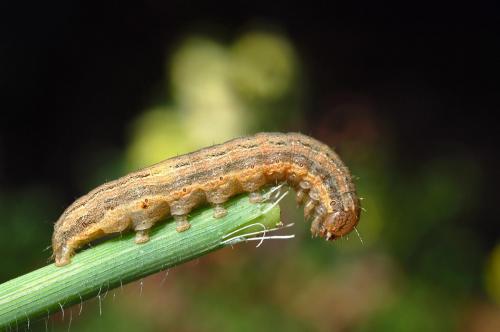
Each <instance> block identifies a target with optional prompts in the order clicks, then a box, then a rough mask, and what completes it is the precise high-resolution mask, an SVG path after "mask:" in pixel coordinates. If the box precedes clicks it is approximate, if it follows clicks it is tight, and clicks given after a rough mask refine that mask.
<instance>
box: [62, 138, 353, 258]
mask: <svg viewBox="0 0 500 332" xmlns="http://www.w3.org/2000/svg"><path fill="white" fill-rule="evenodd" d="M283 182H286V183H287V184H288V185H289V186H290V187H291V188H293V189H294V190H295V192H296V199H297V202H298V203H299V204H304V216H305V217H306V218H307V219H311V220H312V222H311V233H312V234H313V236H320V237H323V238H325V239H326V240H334V239H336V238H339V237H342V236H344V235H346V234H347V233H349V232H350V231H351V230H353V228H354V227H355V226H356V225H357V223H358V221H359V217H360V209H361V206H360V200H359V198H358V196H357V194H356V188H355V185H354V183H353V180H352V177H351V174H350V172H349V170H348V168H347V167H346V166H345V165H344V163H343V162H342V161H341V160H340V158H339V156H338V155H337V154H336V153H335V152H333V151H332V150H331V149H330V148H329V147H328V146H327V145H325V144H323V143H321V142H319V141H317V140H315V139H313V138H311V137H309V136H306V135H303V134H299V133H286V134H285V133H259V134H256V135H253V136H247V137H241V138H236V139H233V140H230V141H228V142H226V143H223V144H219V145H213V146H210V147H207V148H203V149H201V150H198V151H195V152H192V153H188V154H185V155H181V156H178V157H174V158H170V159H167V160H164V161H162V162H159V163H157V164H155V165H152V166H149V167H147V168H144V169H141V170H139V171H136V172H133V173H130V174H128V175H125V176H123V177H121V178H119V179H117V180H114V181H111V182H108V183H105V184H103V185H101V186H99V187H97V188H95V189H94V190H92V191H90V192H89V193H88V194H86V195H85V196H82V197H80V198H79V199H77V200H76V201H75V202H74V203H73V204H71V205H70V206H69V207H68V208H67V209H66V210H65V211H64V212H63V214H62V215H61V216H60V218H59V219H58V220H57V222H56V223H55V225H54V233H53V235H52V249H53V257H54V258H55V264H56V265H57V266H63V265H66V264H68V263H70V261H71V256H72V255H73V254H74V253H75V250H76V249H78V248H80V247H82V246H83V245H84V244H86V243H88V242H90V241H93V240H95V239H98V238H100V237H103V236H105V235H106V234H110V233H117V232H123V231H126V230H128V229H132V230H134V231H135V233H136V235H135V242H136V243H144V242H147V241H148V240H149V234H148V233H149V230H150V229H151V227H152V226H153V225H154V224H155V223H156V222H157V221H159V220H161V219H163V218H165V217H167V216H173V218H174V220H175V221H176V230H177V231H178V232H184V231H186V230H188V229H189V227H190V224H189V221H188V214H189V212H190V211H191V210H192V209H194V208H196V207H198V206H200V205H202V204H206V203H208V204H211V205H213V207H214V209H213V217H214V218H221V217H223V216H225V215H226V213H227V211H226V209H225V208H224V202H226V201H227V200H228V199H229V198H230V197H231V196H234V195H236V194H240V193H249V199H250V201H251V202H253V203H256V202H259V201H261V200H262V196H261V195H260V193H259V189H260V188H262V187H263V186H266V185H271V184H273V185H274V184H277V183H283Z"/></svg>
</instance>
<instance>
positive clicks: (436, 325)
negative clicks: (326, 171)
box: [0, 1, 500, 331]
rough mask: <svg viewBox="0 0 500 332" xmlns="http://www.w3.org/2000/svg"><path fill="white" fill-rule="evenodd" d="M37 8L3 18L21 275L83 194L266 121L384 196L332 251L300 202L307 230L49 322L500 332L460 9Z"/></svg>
mask: <svg viewBox="0 0 500 332" xmlns="http://www.w3.org/2000/svg"><path fill="white" fill-rule="evenodd" d="M38 6H39V7H40V8H38V7H37V6H36V5H35V8H33V12H31V11H29V12H27V11H25V10H24V9H23V8H21V7H20V6H18V7H16V6H15V5H13V6H12V8H10V9H9V10H7V11H4V13H7V14H9V15H8V16H11V19H10V20H7V21H4V23H6V29H7V32H8V34H7V36H8V37H7V38H6V39H3V40H4V44H3V45H4V47H3V49H2V50H3V52H2V55H4V56H5V57H4V58H3V59H2V58H0V59H1V65H2V69H3V71H2V72H3V75H2V77H0V83H1V84H2V85H1V86H2V94H5V97H6V98H3V102H2V103H3V106H2V109H3V112H5V117H4V115H2V116H3V117H4V119H5V120H4V121H3V120H2V122H3V123H2V125H1V136H0V185H1V186H0V215H1V216H2V217H1V218H2V226H1V228H0V252H1V257H2V264H1V266H0V282H4V281H6V280H9V279H11V278H13V277H16V276H19V275H21V274H23V273H27V272H29V271H31V270H33V269H36V268H38V267H41V266H43V265H44V264H46V263H47V259H48V258H49V256H50V249H48V250H45V249H46V248H47V247H48V246H49V245H50V236H51V233H52V225H53V223H54V222H55V220H57V218H58V216H59V215H60V213H62V211H63V210H64V208H65V207H66V206H67V205H68V204H70V203H71V202H72V201H73V200H74V199H75V198H76V197H78V196H80V195H83V194H85V193H86V192H88V191H89V190H90V189H92V188H94V187H95V186H97V185H99V184H101V183H103V182H105V181H108V180H111V179H115V178H117V177H119V176H121V175H124V174H126V173H127V172H129V171H132V170H136V169H138V168H141V167H144V166H147V165H150V164H152V163H155V162H158V161H160V160H163V159H165V158H167V157H171V156H175V155H179V154H183V153H186V152H189V151H193V150H195V149H198V148H200V147H204V146H207V145H212V144H214V143H221V142H224V141H225V140H227V139H230V138H233V137H237V136H242V135H248V134H252V133H255V132H259V131H284V132H288V131H300V132H303V133H305V134H308V135H311V136H313V137H315V138H317V139H319V140H321V141H324V142H326V143H327V144H329V145H330V146H332V147H334V148H335V149H336V151H338V153H339V154H340V155H341V157H342V158H343V160H344V161H345V162H346V164H347V165H348V166H349V167H350V169H351V171H352V173H353V174H354V175H355V177H356V179H357V180H356V184H357V188H358V193H359V195H360V196H361V197H363V198H364V200H363V202H362V203H363V207H364V208H365V211H364V212H363V213H362V218H361V222H360V224H359V227H358V230H359V233H360V236H357V235H356V234H351V235H350V236H349V237H347V238H344V239H341V240H339V241H336V242H335V243H333V244H332V243H326V242H325V241H320V240H317V239H316V240H315V239H311V236H310V233H309V225H308V224H307V223H306V222H305V221H304V220H303V217H302V211H301V210H299V209H297V208H296V206H295V204H294V201H293V195H289V197H288V198H287V199H286V201H285V202H284V203H283V204H282V219H283V221H284V222H287V223H289V222H295V224H296V225H295V226H294V227H293V228H292V232H293V233H294V234H296V238H295V239H293V240H287V241H282V242H277V241H274V242H273V241H266V242H264V244H263V245H262V246H261V247H259V248H256V247H255V245H252V244H248V245H240V246H237V247H234V248H227V249H224V250H221V251H219V252H216V253H213V254H210V255H208V256H205V257H202V258H200V259H198V260H196V261H194V262H190V263H187V264H185V265H183V266H180V267H177V268H175V269H172V270H170V271H169V272H168V275H166V274H165V273H163V272H162V273H159V274H157V275H153V276H150V277H148V278H145V279H143V280H142V282H136V283H132V284H129V285H126V286H124V287H123V289H117V290H109V291H108V292H107V293H106V296H104V298H103V299H102V302H101V304H100V305H99V302H98V301H97V300H96V299H94V300H90V301H87V302H85V303H84V304H83V310H82V312H81V314H79V307H78V306H75V307H73V308H67V309H66V315H65V319H64V320H62V316H61V315H60V314H56V315H54V316H52V317H51V318H50V319H49V320H48V322H47V324H48V325H47V327H48V329H49V330H54V331H63V330H68V327H70V330H71V331H96V330H97V331H106V330H109V331H166V330H168V331H256V330H259V331H277V330H278V331H281V330H286V331H500V240H499V236H498V235H499V231H498V230H499V227H498V225H499V224H498V214H497V213H496V212H495V211H494V210H495V204H496V199H495V197H498V196H495V195H496V193H495V191H494V187H493V185H492V182H493V181H494V180H493V179H492V178H493V177H495V174H496V173H498V169H497V168H495V167H494V166H492V164H491V162H494V163H496V164H497V165H498V157H497V156H495V151H496V150H495V147H494V144H493V143H492V142H493V140H492V139H491V136H490V135H493V132H494V130H492V129H491V130H490V129H488V128H489V126H490V125H491V124H492V122H493V120H492V115H491V114H492V113H491V110H492V109H494V108H495V104H494V103H493V102H492V99H493V98H492V97H493V96H494V93H495V91H496V93H497V90H498V89H493V83H491V82H492V81H489V78H488V76H487V75H488V74H487V72H490V70H491V69H493V68H492V67H490V64H491V62H489V61H490V60H492V59H494V58H495V56H494V55H493V54H491V53H489V52H488V51H489V49H488V48H487V47H488V46H487V45H489V44H488V43H487V40H490V39H489V37H488V35H487V34H486V35H485V34H483V32H484V31H482V30H480V31H474V30H468V32H469V34H462V30H460V29H458V28H457V27H460V26H461V24H462V22H458V21H453V18H449V17H446V16H444V15H440V14H439V13H437V14H435V16H431V17H429V18H428V20H427V21H425V22H422V21H420V20H419V19H418V18H417V17H419V16H418V14H415V16H409V17H406V21H405V20H404V19H401V21H399V20H394V21H385V25H384V24H380V25H376V23H377V22H380V21H384V20H383V19H381V18H380V17H379V16H377V14H378V13H380V12H382V13H383V12H384V10H380V12H378V11H376V9H380V8H378V7H374V8H371V7H369V6H368V7H363V8H364V10H363V11H361V12H362V13H361V14H359V13H358V11H357V9H356V8H353V9H352V13H351V12H349V13H351V14H343V13H340V12H337V13H336V14H335V15H334V16H333V17H330V18H323V19H319V18H318V17H317V16H314V15H313V16H308V15H307V14H305V13H302V12H301V10H302V9H303V7H300V6H297V7H291V8H287V10H285V9H284V8H281V7H279V6H276V8H272V9H270V11H271V12H270V13H264V14H263V13H260V12H259V11H258V10H257V9H256V8H258V7H259V6H258V5H254V6H253V7H252V6H249V7H245V8H239V9H230V8H225V9H226V11H227V14H224V12H222V11H221V12H210V11H206V10H208V8H209V7H201V8H200V7H196V8H189V6H185V5H183V4H182V3H180V2H179V3H176V2H174V3H171V4H163V3H160V2H155V1H152V2H146V3H145V4H142V5H141V6H139V7H134V6H122V5H120V6H116V7H115V6H113V5H106V6H103V7H101V6H99V7H95V8H94V7H90V6H89V7H85V6H77V5H75V4H74V3H65V4H59V5H58V6H55V5H54V6H53V7H49V8H47V7H46V5H45V4H43V6H42V5H38ZM305 7H307V6H304V8H305ZM372 9H375V12H374V13H372ZM318 11H319V12H320V11H321V10H318ZM285 12H286V13H285ZM486 12H487V11H485V12H482V11H481V12H479V13H476V14H477V15H478V16H474V17H473V19H472V21H471V23H470V24H471V25H473V22H474V19H476V20H477V21H480V20H483V19H485V20H486V19H487V17H488V15H487V14H485V13H486ZM356 13H358V14H356ZM483 14H485V15H486V16H484V17H483V16H482V15H483ZM344 15H345V16H344ZM358 15H360V16H358ZM21 17H22V18H23V19H25V21H24V22H26V24H21V23H20V21H19V19H20V18H21ZM383 17H384V18H387V16H383ZM402 21H405V22H402ZM486 21H487V20H486ZM469 27H470V26H469ZM464 29H465V28H464ZM4 30H5V29H4ZM488 31H489V33H490V34H491V33H492V30H488ZM478 36H479V38H478ZM485 57H486V58H485ZM479 59H481V61H476V60H479ZM478 82H479V83H478ZM492 172H495V173H494V174H492ZM361 239H362V240H361ZM70 312H71V315H72V319H71V323H70V322H69V318H68V317H69V315H70ZM100 312H101V313H100ZM31 324H32V326H31V328H32V329H34V330H38V329H40V330H44V329H45V324H46V322H44V321H43V320H40V321H37V322H31ZM69 325H71V326H69Z"/></svg>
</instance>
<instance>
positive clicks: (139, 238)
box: [135, 229, 149, 244]
mask: <svg viewBox="0 0 500 332" xmlns="http://www.w3.org/2000/svg"><path fill="white" fill-rule="evenodd" d="M148 241H149V229H141V230H137V231H136V232H135V243H137V244H140V243H145V242H148Z"/></svg>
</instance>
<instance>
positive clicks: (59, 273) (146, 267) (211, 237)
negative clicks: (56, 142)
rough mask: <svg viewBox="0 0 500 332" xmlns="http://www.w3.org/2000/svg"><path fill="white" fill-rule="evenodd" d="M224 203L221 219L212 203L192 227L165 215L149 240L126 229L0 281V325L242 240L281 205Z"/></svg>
mask: <svg viewBox="0 0 500 332" xmlns="http://www.w3.org/2000/svg"><path fill="white" fill-rule="evenodd" d="M225 207H226V208H227V210H228V213H227V215H226V216H225V217H224V218H221V219H214V218H213V209H212V208H210V207H205V208H202V209H198V210H196V211H193V213H192V214H191V215H190V218H189V219H190V223H191V228H190V229H189V230H187V231H185V232H182V233H178V232H176V230H175V223H174V222H172V220H171V219H169V220H168V221H167V222H166V223H161V224H160V225H158V226H156V227H155V228H154V229H153V230H152V232H151V240H150V241H149V242H147V243H144V244H141V245H137V244H135V243H134V239H133V238H134V234H133V232H129V233H127V234H123V235H122V236H120V237H117V238H114V239H111V240H109V241H105V242H103V243H101V244H98V245H95V246H93V247H91V248H89V249H86V250H83V251H81V252H79V253H77V254H76V255H75V256H74V257H73V259H72V262H71V263H70V264H68V265H66V266H63V267H56V266H55V265H54V264H50V265H48V266H45V267H42V268H40V269H38V270H35V271H33V272H30V273H28V274H25V275H23V276H20V277H17V278H15V279H12V280H10V281H7V282H5V283H3V284H1V285H0V327H8V326H13V327H14V328H15V327H16V326H20V324H27V325H28V326H29V322H30V320H31V321H32V320H33V319H36V318H37V317H41V316H47V315H48V314H50V313H53V312H56V311H62V309H63V308H65V307H68V306H70V305H72V304H75V303H79V302H81V301H84V300H86V299H88V298H90V297H93V296H96V295H97V296H100V294H101V293H104V292H105V291H107V290H110V289H113V288H115V287H117V286H120V285H121V284H125V283H128V282H131V281H133V280H137V279H140V278H142V277H144V276H147V275H149V274H152V273H155V272H158V271H161V270H164V269H168V268H170V267H173V266H175V265H178V264H181V263H183V262H186V261H189V260H192V259H195V258H197V257H199V256H202V255H204V254H207V253H209V252H211V251H214V250H217V249H220V248H223V247H225V246H227V245H232V244H234V243H238V242H241V241H245V240H244V238H243V237H245V236H247V238H251V237H255V236H259V235H255V234H253V235H252V233H255V232H258V231H262V230H263V229H264V227H265V228H266V229H271V228H274V227H276V225H277V224H278V223H279V219H280V210H279V207H278V206H277V204H273V203H272V202H270V201H268V202H264V203H259V204H252V203H250V202H249V200H248V196H246V195H242V196H238V197H235V198H233V199H231V200H230V201H228V202H227V203H226V204H225ZM253 224H256V225H253ZM250 225H251V226H250ZM240 229H241V231H239V230H240ZM231 238H233V240H230V239H231ZM228 240H229V241H228Z"/></svg>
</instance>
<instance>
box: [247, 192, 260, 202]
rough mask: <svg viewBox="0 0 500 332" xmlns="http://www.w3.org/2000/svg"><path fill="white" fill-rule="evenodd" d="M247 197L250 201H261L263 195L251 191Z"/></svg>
mask: <svg viewBox="0 0 500 332" xmlns="http://www.w3.org/2000/svg"><path fill="white" fill-rule="evenodd" d="M248 199H249V200H250V203H261V202H262V201H264V196H262V194H261V193H259V192H257V191H253V192H251V193H250V194H249V195H248Z"/></svg>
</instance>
